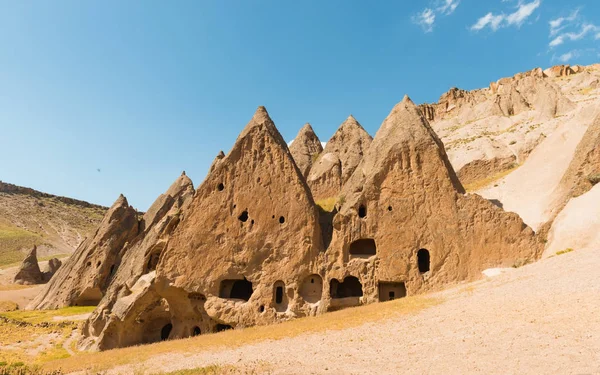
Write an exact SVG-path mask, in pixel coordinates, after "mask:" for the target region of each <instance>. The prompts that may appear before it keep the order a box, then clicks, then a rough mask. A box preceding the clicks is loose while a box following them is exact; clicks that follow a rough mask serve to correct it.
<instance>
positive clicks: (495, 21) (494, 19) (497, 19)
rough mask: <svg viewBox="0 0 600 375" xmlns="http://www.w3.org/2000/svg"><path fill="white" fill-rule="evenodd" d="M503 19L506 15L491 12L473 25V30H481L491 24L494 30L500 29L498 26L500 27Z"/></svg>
mask: <svg viewBox="0 0 600 375" xmlns="http://www.w3.org/2000/svg"><path fill="white" fill-rule="evenodd" d="M503 20H504V15H502V14H500V15H497V16H494V14H493V13H491V12H490V13H488V14H486V15H485V16H483V17H481V18H480V19H478V20H477V22H476V23H475V24H474V25H473V26H471V30H474V31H479V30H481V29H483V28H484V27H486V26H489V27H490V28H491V29H492V30H494V31H496V30H498V27H500V23H502V21H503Z"/></svg>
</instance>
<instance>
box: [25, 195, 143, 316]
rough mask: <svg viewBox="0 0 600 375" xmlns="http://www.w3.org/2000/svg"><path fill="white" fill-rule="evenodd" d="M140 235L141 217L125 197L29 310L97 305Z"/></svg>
mask: <svg viewBox="0 0 600 375" xmlns="http://www.w3.org/2000/svg"><path fill="white" fill-rule="evenodd" d="M137 232H138V220H137V213H136V211H135V210H134V209H133V207H131V206H129V204H128V203H127V199H125V197H124V196H122V195H121V196H120V197H119V198H118V199H117V201H116V202H115V203H114V204H113V205H112V207H111V208H110V209H109V210H108V212H107V213H106V216H105V217H104V219H103V220H102V222H101V223H100V226H99V228H98V229H97V230H96V233H95V234H94V236H93V237H91V238H87V239H86V240H84V241H83V242H82V243H81V245H79V247H78V248H77V250H75V253H73V255H71V257H69V259H68V260H67V261H66V262H65V264H64V265H63V266H62V267H61V268H60V269H59V270H58V272H57V273H56V274H55V275H54V277H53V278H52V279H51V280H50V282H49V283H48V284H47V285H46V287H45V288H44V290H43V291H42V292H41V293H40V294H39V295H38V296H37V297H36V298H35V299H34V300H33V301H32V302H31V303H30V304H29V306H28V309H55V308H60V307H65V306H74V305H76V306H82V305H97V304H98V302H99V301H100V299H102V296H103V295H104V293H105V292H106V289H107V288H108V285H109V283H110V281H111V279H112V277H113V275H114V273H115V271H116V268H117V267H118V265H119V262H120V260H121V257H122V256H123V253H124V252H125V251H126V246H125V245H126V244H127V242H129V241H131V240H132V239H133V238H134V237H135V235H136V234H137Z"/></svg>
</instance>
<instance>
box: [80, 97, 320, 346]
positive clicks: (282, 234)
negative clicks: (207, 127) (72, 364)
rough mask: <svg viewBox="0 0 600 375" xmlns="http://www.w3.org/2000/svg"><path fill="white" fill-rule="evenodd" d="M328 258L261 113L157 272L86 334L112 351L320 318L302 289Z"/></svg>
mask: <svg viewBox="0 0 600 375" xmlns="http://www.w3.org/2000/svg"><path fill="white" fill-rule="evenodd" d="M321 250H322V243H321V237H320V230H319V224H318V211H317V209H316V207H315V204H314V202H313V200H312V197H311V194H310V191H309V189H308V186H307V185H306V182H305V180H304V178H303V177H302V175H301V173H300V171H299V169H298V167H297V166H296V164H295V162H294V160H293V158H292V155H291V154H290V151H289V149H288V147H287V145H286V143H285V141H284V140H283V138H282V137H281V135H280V134H279V132H278V131H277V129H276V128H275V125H274V124H273V122H272V121H271V119H270V118H269V116H268V114H267V112H266V110H265V109H264V108H263V107H260V108H259V109H258V110H257V112H256V113H255V115H254V117H253V118H252V120H251V121H250V123H248V125H247V126H246V128H245V129H244V131H243V132H242V133H241V134H240V136H239V137H238V139H237V141H236V143H235V145H234V146H233V149H232V150H231V151H230V152H229V154H228V155H227V156H226V157H224V158H222V160H221V161H220V162H219V163H218V164H217V165H216V166H215V168H214V169H213V170H212V171H211V172H209V174H208V176H207V178H206V180H205V181H204V182H203V183H202V185H201V186H200V187H199V188H198V190H197V192H196V194H195V195H194V198H193V200H192V201H191V203H190V204H189V207H188V208H187V209H185V210H184V219H183V220H182V221H181V223H180V224H179V226H178V228H177V230H176V231H175V232H174V233H173V234H172V235H171V236H170V238H169V240H168V244H167V245H166V249H165V250H164V251H163V252H162V255H161V256H160V259H159V261H158V265H157V267H156V271H155V272H156V273H155V274H154V273H152V274H147V275H145V276H143V277H141V278H139V279H138V282H137V284H136V285H133V286H131V288H130V293H131V294H125V295H124V296H123V297H121V298H119V299H118V300H117V301H116V303H115V304H114V307H113V308H112V309H111V311H105V312H104V313H103V314H104V315H108V314H110V318H108V323H106V324H105V325H102V324H99V325H97V326H94V322H91V321H90V322H89V323H88V331H87V332H86V334H88V335H90V334H91V335H95V336H96V337H98V339H96V340H95V343H94V344H93V345H92V347H96V348H99V349H106V348H111V347H117V346H126V345H132V344H136V343H140V342H151V341H159V340H161V339H165V338H175V337H187V336H191V335H195V334H199V333H207V332H214V331H218V330H221V329H224V328H227V327H245V326H250V325H254V324H267V323H271V322H274V321H278V320H287V319H291V318H293V317H295V316H302V315H309V314H314V313H316V311H317V309H318V308H319V304H318V300H319V299H316V300H314V301H313V299H312V298H310V297H307V298H308V300H310V301H311V302H307V301H306V300H305V299H303V295H305V294H303V293H302V292H301V291H300V292H299V291H298V290H299V289H301V287H300V283H301V282H303V281H304V279H306V278H308V277H309V275H311V274H313V273H315V272H318V266H317V263H316V262H315V260H316V258H317V256H318V254H320V253H321ZM153 272H154V271H153ZM316 277H318V276H313V280H314V279H315V278H316ZM319 278H320V277H319ZM319 285H320V286H321V288H320V289H318V293H319V295H320V293H321V292H322V290H321V289H322V284H319ZM274 288H280V289H277V291H276V292H275V291H274ZM305 289H307V290H308V291H306V292H305V293H309V294H310V293H312V292H313V291H312V289H311V288H310V287H306V288H305ZM316 292H317V291H315V293H316ZM276 293H278V294H277V295H275V294H276ZM105 320H106V319H105ZM88 347H89V346H88Z"/></svg>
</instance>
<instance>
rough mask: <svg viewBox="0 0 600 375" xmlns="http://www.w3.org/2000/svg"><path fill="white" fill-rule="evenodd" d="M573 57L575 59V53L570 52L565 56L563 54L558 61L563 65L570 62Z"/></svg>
mask: <svg viewBox="0 0 600 375" xmlns="http://www.w3.org/2000/svg"><path fill="white" fill-rule="evenodd" d="M573 57H575V51H570V52H567V53H565V54H562V55H560V56H559V57H558V60H559V61H560V62H562V63H567V62H569V61H570V60H571V59H572V58H573Z"/></svg>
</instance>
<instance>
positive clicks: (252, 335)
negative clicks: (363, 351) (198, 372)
mask: <svg viewBox="0 0 600 375" xmlns="http://www.w3.org/2000/svg"><path fill="white" fill-rule="evenodd" d="M441 302H442V299H440V298H428V297H424V296H415V297H407V298H402V299H398V300H394V301H390V302H384V303H374V304H369V305H366V306H360V307H355V308H349V309H344V310H340V311H335V312H330V313H326V314H323V315H320V316H317V317H308V318H300V319H296V320H292V321H288V322H283V323H280V324H274V325H269V326H259V327H250V328H246V329H241V330H229V331H224V332H220V333H215V334H207V335H200V336H197V337H193V338H187V339H181V340H171V341H164V342H160V343H156V344H151V345H144V346H137V347H129V348H123V349H116V350H109V351H105V352H99V353H82V354H79V355H77V356H75V357H70V358H67V359H63V360H58V361H53V362H49V363H47V364H45V365H44V367H45V368H47V369H49V370H50V369H62V370H63V371H65V372H72V371H79V370H85V369H90V370H92V371H102V370H105V369H108V368H112V367H114V366H118V365H124V364H135V363H141V362H143V361H145V360H147V359H149V358H150V357H153V356H156V355H160V354H164V353H174V352H175V353H190V352H198V351H202V350H208V349H214V348H218V347H226V348H229V349H231V348H236V347H239V346H241V345H244V344H249V343H256V342H260V341H264V340H280V339H283V338H289V337H295V336H298V335H301V334H309V333H317V332H325V331H328V330H341V329H346V328H352V327H356V326H359V325H362V324H364V323H368V322H374V321H380V320H384V319H389V318H395V317H399V316H401V315H405V314H410V313H414V312H417V311H420V310H423V309H426V308H429V307H432V306H435V305H437V304H439V303H441Z"/></svg>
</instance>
